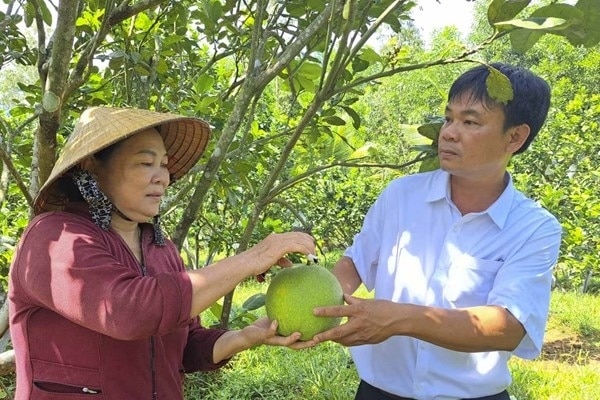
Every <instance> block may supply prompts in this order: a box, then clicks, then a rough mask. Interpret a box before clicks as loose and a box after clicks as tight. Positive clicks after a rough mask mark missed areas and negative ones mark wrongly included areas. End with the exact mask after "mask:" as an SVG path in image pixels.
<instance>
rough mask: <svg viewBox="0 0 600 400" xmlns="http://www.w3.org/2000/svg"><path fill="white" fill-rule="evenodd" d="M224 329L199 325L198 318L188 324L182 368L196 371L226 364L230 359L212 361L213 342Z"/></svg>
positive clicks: (187, 370)
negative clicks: (188, 329)
mask: <svg viewBox="0 0 600 400" xmlns="http://www.w3.org/2000/svg"><path fill="white" fill-rule="evenodd" d="M225 332H227V330H226V329H207V328H204V327H203V326H202V325H200V321H199V319H198V318H196V319H194V320H193V321H192V323H191V324H190V331H189V336H188V341H187V345H186V346H185V350H184V352H183V369H184V371H185V372H186V373H189V372H196V371H213V370H216V369H218V368H221V367H222V366H223V365H225V364H227V362H229V360H230V359H226V360H223V361H221V362H218V363H216V364H215V363H213V348H214V346H215V342H216V341H217V339H218V338H220V337H221V335H223V334H224V333H225Z"/></svg>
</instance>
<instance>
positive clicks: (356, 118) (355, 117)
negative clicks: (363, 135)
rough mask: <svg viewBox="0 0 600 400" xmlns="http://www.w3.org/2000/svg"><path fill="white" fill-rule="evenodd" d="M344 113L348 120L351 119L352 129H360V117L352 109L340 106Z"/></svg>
mask: <svg viewBox="0 0 600 400" xmlns="http://www.w3.org/2000/svg"><path fill="white" fill-rule="evenodd" d="M341 107H342V108H343V109H344V111H346V113H347V114H348V115H349V116H350V118H352V126H353V127H354V129H358V128H360V115H358V113H357V112H356V111H354V110H353V109H352V108H350V107H348V106H341Z"/></svg>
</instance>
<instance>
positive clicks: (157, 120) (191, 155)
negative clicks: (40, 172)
mask: <svg viewBox="0 0 600 400" xmlns="http://www.w3.org/2000/svg"><path fill="white" fill-rule="evenodd" d="M152 127H155V128H157V129H158V131H159V132H160V133H161V136H162V137H163V140H164V143H165V148H166V149H167V154H168V157H169V163H168V169H169V173H170V174H171V179H172V180H175V179H179V178H181V177H182V176H183V175H185V174H186V173H187V172H188V171H189V170H190V169H191V168H192V167H193V166H194V164H196V162H198V159H199V158H200V156H201V155H202V153H203V152H204V149H205V148H206V145H207V143H208V140H209V138H210V127H209V125H208V123H207V122H205V121H203V120H201V119H199V118H193V117H186V116H183V115H176V114H169V113H159V112H153V111H148V110H142V109H135V108H114V107H93V108H88V109H87V110H85V111H84V112H83V113H82V114H81V116H80V117H79V120H78V121H77V123H76V124H75V127H74V129H73V133H72V134H71V135H70V136H69V138H68V140H67V142H66V143H65V146H64V148H63V150H62V152H61V155H60V157H59V158H58V160H57V161H56V164H55V165H54V168H53V169H52V172H51V173H50V176H49V177H48V179H47V180H46V182H45V183H44V185H43V186H42V188H41V189H40V191H39V193H38V195H37V197H36V199H35V202H34V212H35V214H39V213H41V212H44V211H49V210H57V209H62V208H63V206H64V203H65V201H66V199H65V198H64V195H63V194H61V193H60V191H58V190H56V189H57V188H56V182H57V179H59V178H60V177H61V176H62V175H63V174H64V173H65V172H67V171H69V170H70V169H71V168H73V167H74V166H76V165H77V164H79V162H81V161H82V160H83V159H85V158H86V157H88V156H91V155H93V154H95V153H97V152H98V151H100V150H102V149H104V148H106V147H108V146H110V145H112V144H114V143H117V142H119V141H120V140H123V139H125V138H127V137H129V136H131V135H133V134H135V133H137V132H140V131H143V130H145V129H148V128H152Z"/></svg>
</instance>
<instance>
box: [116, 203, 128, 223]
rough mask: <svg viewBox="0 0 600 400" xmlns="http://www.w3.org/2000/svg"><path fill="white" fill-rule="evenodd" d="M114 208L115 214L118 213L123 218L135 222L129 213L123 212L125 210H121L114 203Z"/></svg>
mask: <svg viewBox="0 0 600 400" xmlns="http://www.w3.org/2000/svg"><path fill="white" fill-rule="evenodd" d="M112 210H113V211H114V212H115V214H117V215H118V216H119V217H121V218H123V219H124V220H125V221H129V222H133V220H132V219H131V218H129V217H128V216H127V215H125V214H123V212H122V211H121V210H119V209H118V208H117V206H115V205H114V204H113V205H112Z"/></svg>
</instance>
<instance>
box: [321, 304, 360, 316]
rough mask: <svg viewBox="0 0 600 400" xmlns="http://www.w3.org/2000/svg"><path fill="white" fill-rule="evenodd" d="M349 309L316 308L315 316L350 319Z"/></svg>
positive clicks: (346, 307)
mask: <svg viewBox="0 0 600 400" xmlns="http://www.w3.org/2000/svg"><path fill="white" fill-rule="evenodd" d="M349 308H350V307H348V306H326V307H316V308H315V309H314V310H313V315H315V316H317V317H349V316H350V314H351V313H350V311H351V310H349Z"/></svg>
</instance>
